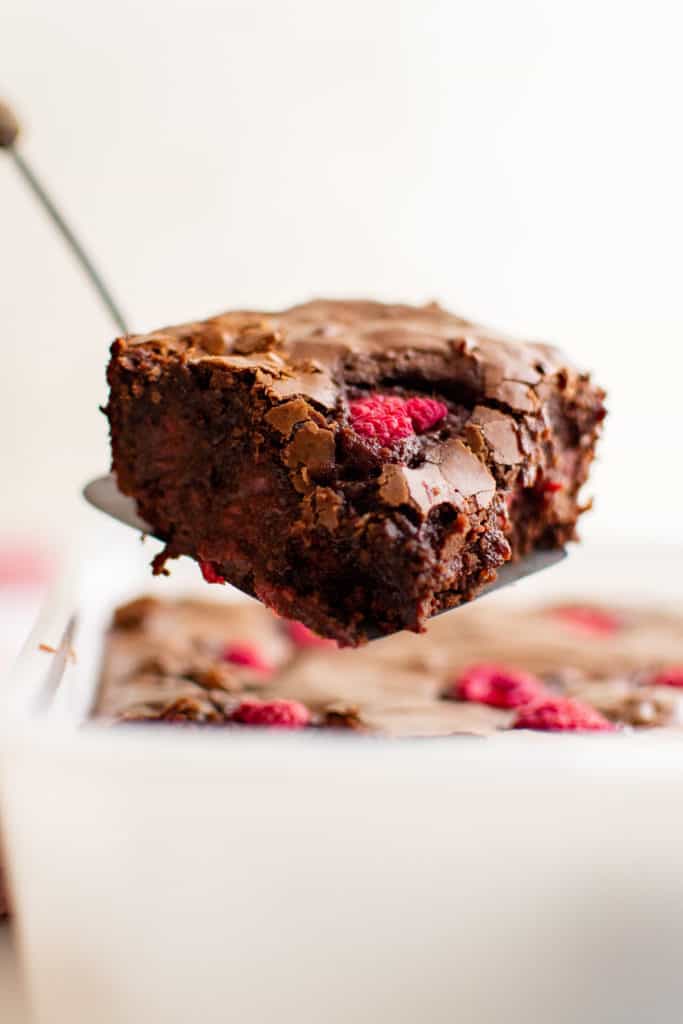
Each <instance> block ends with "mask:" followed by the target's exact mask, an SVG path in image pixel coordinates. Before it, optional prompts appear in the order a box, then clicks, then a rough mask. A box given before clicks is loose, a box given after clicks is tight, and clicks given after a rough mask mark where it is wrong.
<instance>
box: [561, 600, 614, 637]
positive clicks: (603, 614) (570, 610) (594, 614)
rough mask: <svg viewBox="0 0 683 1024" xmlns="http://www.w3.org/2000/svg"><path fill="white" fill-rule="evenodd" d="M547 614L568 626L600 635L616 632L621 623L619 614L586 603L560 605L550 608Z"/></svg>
mask: <svg viewBox="0 0 683 1024" xmlns="http://www.w3.org/2000/svg"><path fill="white" fill-rule="evenodd" d="M549 614H550V615H552V616H553V617H554V618H556V619H560V620H561V621H562V622H565V623H566V624H567V625H568V626H574V627H576V629H581V630H583V631H584V632H586V633H595V634H600V635H602V636H609V635H611V634H613V633H618V632H619V630H620V629H621V625H622V624H621V620H620V618H619V616H618V615H615V614H614V613H613V612H607V611H604V610H603V609H602V608H591V607H590V606H588V605H578V604H577V605H573V604H567V605H561V606H560V607H558V608H551V609H550V612H549Z"/></svg>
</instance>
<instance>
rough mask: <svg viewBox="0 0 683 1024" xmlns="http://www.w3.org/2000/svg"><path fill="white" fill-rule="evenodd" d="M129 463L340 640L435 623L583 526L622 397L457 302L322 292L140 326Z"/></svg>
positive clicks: (121, 389)
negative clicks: (500, 574) (268, 306)
mask: <svg viewBox="0 0 683 1024" xmlns="http://www.w3.org/2000/svg"><path fill="white" fill-rule="evenodd" d="M108 379H109V384H110V389H111V390H110V399H109V404H108V407H107V410H106V411H107V413H108V417H109V422H110V429H111V441H112V451H113V468H114V471H115V472H116V475H117V480H118V485H119V487H120V489H121V490H122V491H123V493H125V494H128V495H131V496H133V497H134V498H135V499H136V502H137V506H138V510H139V512H140V515H141V516H142V517H143V518H144V519H145V520H146V521H147V522H148V523H149V524H150V526H151V528H152V530H153V532H154V533H155V534H156V535H157V536H158V537H160V538H161V539H163V540H164V541H165V548H164V551H163V552H162V554H161V555H160V556H159V557H157V558H156V559H155V563H154V568H155V571H156V572H161V571H163V567H164V563H165V561H166V560H167V559H168V558H170V557H175V556H177V555H181V554H186V555H190V556H191V557H193V558H196V559H197V560H198V561H199V563H200V565H201V567H202V571H203V572H204V575H205V577H206V578H207V579H208V580H210V581H212V582H221V581H223V580H228V581H229V582H230V583H233V584H234V585H236V586H237V587H239V588H240V589H241V590H243V591H245V592H246V593H248V594H252V595H254V596H256V597H258V598H259V599H261V600H262V601H263V602H264V603H265V604H267V605H269V606H270V607H271V608H273V609H275V610H276V611H277V612H278V613H280V614H281V615H284V616H286V617H288V618H292V619H297V620H301V621H302V622H304V623H306V624H307V625H308V626H310V627H311V628H312V629H314V630H316V631H317V632H318V633H320V634H322V635H325V636H330V637H335V638H336V639H337V640H338V641H339V642H340V643H342V644H348V645H356V644H358V643H362V642H363V641H364V640H365V639H367V638H368V636H372V635H377V634H378V633H379V634H385V633H392V632H395V631H397V630H401V629H412V630H417V631H419V630H422V629H423V628H424V624H425V622H426V620H427V619H429V617H430V616H431V615H433V614H434V613H435V612H438V611H440V610H442V609H446V608H450V607H453V606H455V605H457V604H460V603H461V602H463V601H467V600H468V599H470V598H471V597H472V596H474V595H475V594H476V593H477V592H478V591H479V590H480V589H481V588H482V587H483V586H484V585H485V584H486V583H488V582H490V581H491V580H493V579H494V578H495V571H496V569H497V568H498V567H499V566H500V565H502V564H503V563H504V562H505V561H506V560H508V559H510V558H517V557H519V556H520V555H523V554H524V553H526V552H527V551H529V550H531V549H532V548H534V547H538V546H542V547H553V546H558V545H562V544H564V542H565V541H567V540H570V539H572V538H573V537H574V535H575V524H576V520H577V517H578V515H579V513H580V512H581V511H582V506H581V503H580V500H579V489H580V487H581V485H582V484H583V483H584V481H585V479H586V477H587V473H588V468H589V465H590V462H591V460H592V458H593V452H594V446H595V442H596V438H597V435H598V432H599V426H600V423H601V421H602V419H603V417H604V407H603V397H604V396H603V392H602V391H600V390H599V389H598V388H596V387H595V386H593V385H592V384H591V383H590V380H589V378H588V376H587V375H586V374H584V373H580V372H578V371H576V370H575V369H573V368H572V367H571V366H570V365H569V364H568V363H567V362H566V360H565V359H564V358H563V357H562V356H561V355H560V354H559V353H558V352H557V351H556V350H555V349H553V348H551V347H549V346H547V345H540V344H530V343H516V342H513V341H510V340H508V339H506V338H503V337H499V336H495V335H494V334H493V333H492V332H490V331H488V330H486V329H484V328H481V327H477V326H476V325H474V324H471V323H469V322H467V321H465V320H463V319H461V318H459V317H457V316H454V315H452V314H450V313H448V312H446V311H444V310H442V309H441V308H439V307H438V306H436V305H434V304H431V305H428V306H424V307H419V308H414V307H410V306H390V305H382V304H380V303H375V302H361V301H357V302H342V301H316V302H310V303H307V304H305V305H302V306H297V307H294V308H292V309H289V310H286V311H285V312H282V313H276V314H272V315H271V314H263V313H253V312H235V313H226V314H224V315H222V316H217V317H214V318H213V319H210V320H206V321H203V322H201V323H192V324H186V325H184V326H180V327H174V328H167V329H165V330H162V331H158V332H155V333H153V334H148V335H143V336H136V337H128V338H119V339H118V340H117V341H116V342H115V343H114V345H113V347H112V355H111V361H110V364H109V369H108Z"/></svg>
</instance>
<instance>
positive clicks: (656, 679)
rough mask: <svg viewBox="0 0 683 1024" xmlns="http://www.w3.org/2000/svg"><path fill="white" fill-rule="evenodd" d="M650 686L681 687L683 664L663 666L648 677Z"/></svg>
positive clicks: (682, 682) (682, 683) (682, 685)
mask: <svg viewBox="0 0 683 1024" xmlns="http://www.w3.org/2000/svg"><path fill="white" fill-rule="evenodd" d="M650 683H651V685H652V686H680V687H683V665H671V666H670V668H663V669H661V670H660V671H659V672H657V673H656V674H655V675H654V676H653V677H652V679H650Z"/></svg>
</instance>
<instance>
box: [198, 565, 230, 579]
mask: <svg viewBox="0 0 683 1024" xmlns="http://www.w3.org/2000/svg"><path fill="white" fill-rule="evenodd" d="M199 568H200V569H201V571H202V576H203V577H204V579H205V580H206V582H207V583H225V576H221V574H220V573H219V572H218V571H217V569H216V563H215V562H200V563H199Z"/></svg>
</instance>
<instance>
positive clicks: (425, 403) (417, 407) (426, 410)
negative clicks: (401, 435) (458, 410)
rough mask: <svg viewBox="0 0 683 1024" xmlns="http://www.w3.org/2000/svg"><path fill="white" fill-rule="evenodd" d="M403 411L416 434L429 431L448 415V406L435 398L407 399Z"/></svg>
mask: <svg viewBox="0 0 683 1024" xmlns="http://www.w3.org/2000/svg"><path fill="white" fill-rule="evenodd" d="M405 409H406V412H407V413H408V415H409V416H410V419H411V420H412V423H413V426H414V428H415V430H416V431H417V433H418V434H423V433H424V432H425V430H431V429H432V427H435V426H436V424H437V423H439V422H440V421H441V420H442V419H443V418H444V416H447V415H448V406H447V405H444V403H443V402H439V401H438V399H436V398H409V399H408V401H407V402H406V405H405Z"/></svg>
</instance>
